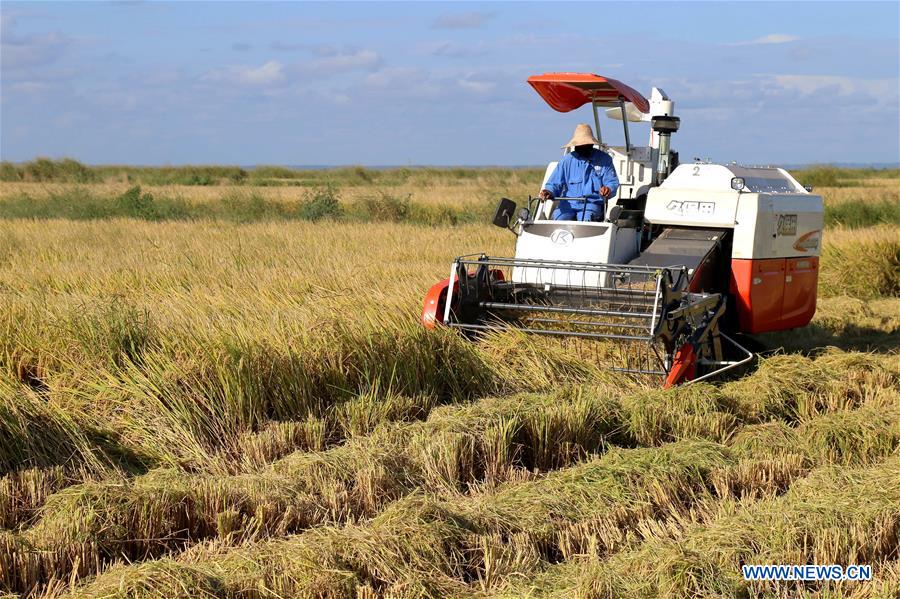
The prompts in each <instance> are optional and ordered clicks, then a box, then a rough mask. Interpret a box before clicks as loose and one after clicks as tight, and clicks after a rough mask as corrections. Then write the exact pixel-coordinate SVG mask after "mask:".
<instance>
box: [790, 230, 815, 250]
mask: <svg viewBox="0 0 900 599" xmlns="http://www.w3.org/2000/svg"><path fill="white" fill-rule="evenodd" d="M819 233H821V231H819V230H818V229H816V230H815V231H810V232H809V233H806V234H804V235H801V236H800V239H798V240H797V241H795V242H794V249H795V250H797V251H798V252H808V251H809V250H815V249H818V248H819Z"/></svg>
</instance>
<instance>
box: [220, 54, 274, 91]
mask: <svg viewBox="0 0 900 599" xmlns="http://www.w3.org/2000/svg"><path fill="white" fill-rule="evenodd" d="M203 79H204V80H206V81H225V82H231V83H236V84H239V85H247V86H254V87H259V86H266V85H274V84H277V83H281V82H282V81H284V65H282V64H281V63H280V62H278V61H277V60H270V61H269V62H267V63H265V64H262V65H260V66H258V67H249V66H243V65H240V66H229V67H225V68H224V69H216V70H214V71H210V72H209V73H207V74H206V75H205V76H204V77H203Z"/></svg>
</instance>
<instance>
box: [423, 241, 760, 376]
mask: <svg viewBox="0 0 900 599" xmlns="http://www.w3.org/2000/svg"><path fill="white" fill-rule="evenodd" d="M688 286H689V276H688V270H687V269H686V268H684V267H656V266H642V265H630V264H596V263H580V262H563V261H549V260H533V259H522V258H491V257H488V256H485V255H483V254H482V255H477V254H474V255H470V256H462V257H460V258H457V259H456V260H455V261H454V262H453V266H452V268H451V272H450V277H449V278H448V279H445V280H444V281H442V282H440V283H438V284H437V285H435V286H433V287H432V288H431V290H430V291H429V293H428V294H427V295H426V297H425V305H424V309H423V312H422V322H423V323H424V324H425V326H426V327H429V328H433V327H435V326H437V325H441V324H442V325H446V326H448V327H451V328H454V329H458V330H460V331H462V332H464V333H465V334H467V335H469V336H472V337H477V336H480V335H483V334H485V333H488V332H491V331H499V330H504V329H511V328H512V329H516V330H519V331H522V332H525V333H533V334H538V335H548V336H553V337H559V338H565V339H575V340H580V341H581V342H582V347H583V343H584V342H587V341H604V342H606V343H601V344H596V345H594V346H593V348H594V350H595V351H596V353H597V356H598V359H599V360H600V361H601V362H602V363H603V364H605V365H608V366H609V368H610V369H611V370H615V371H618V372H623V373H628V374H632V375H646V376H655V377H660V378H662V379H663V380H664V381H665V386H666V387H668V386H672V385H676V384H680V383H686V382H688V381H700V380H704V379H708V378H711V377H713V376H717V375H720V374H722V373H724V372H725V371H727V370H731V369H734V368H737V367H738V366H741V365H743V364H746V363H748V362H749V361H750V360H752V359H753V354H752V353H750V352H749V351H748V350H746V349H745V348H743V347H742V346H741V345H739V344H738V343H737V342H736V341H735V340H734V339H732V338H731V337H729V336H727V335H726V334H725V333H723V332H722V331H721V330H720V329H719V320H720V318H721V317H722V315H723V314H724V313H725V301H726V299H725V297H724V296H723V295H722V294H719V293H695V292H691V291H689V290H688ZM723 341H724V342H726V344H727V345H724V344H723ZM579 351H582V350H580V349H579ZM729 358H734V359H729Z"/></svg>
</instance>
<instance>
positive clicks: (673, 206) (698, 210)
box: [666, 200, 716, 216]
mask: <svg viewBox="0 0 900 599" xmlns="http://www.w3.org/2000/svg"><path fill="white" fill-rule="evenodd" d="M666 210H668V211H670V212H677V213H678V214H680V215H682V216H692V215H700V216H711V215H712V214H714V213H715V212H716V203H715V202H693V201H691V202H679V201H678V200H672V201H671V202H669V203H668V205H666Z"/></svg>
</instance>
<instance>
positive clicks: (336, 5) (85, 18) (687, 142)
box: [0, 0, 900, 166]
mask: <svg viewBox="0 0 900 599" xmlns="http://www.w3.org/2000/svg"><path fill="white" fill-rule="evenodd" d="M0 14H2V29H0V42H2V48H0V63H2V69H0V158H2V159H3V160H12V161H24V160H30V159H33V158H35V157H37V156H47V157H53V158H61V157H70V158H74V159H77V160H80V161H82V162H86V163H90V164H143V165H158V164H240V165H254V164H286V165H346V164H360V165H374V166H387V165H410V164H412V165H424V164H431V165H485V166H487V165H537V164H545V163H546V162H548V161H549V160H554V159H556V158H557V157H558V155H559V153H560V146H562V145H563V144H564V143H565V142H566V141H567V140H568V138H569V137H570V135H571V133H572V129H573V128H574V126H575V124H577V123H579V122H585V121H590V120H591V119H592V116H591V113H590V108H589V107H584V108H582V109H579V110H576V111H573V112H570V113H559V112H556V111H554V110H552V109H551V108H550V107H549V106H547V105H546V104H545V103H544V102H543V101H542V100H541V98H540V97H539V96H538V95H537V94H536V93H535V92H534V91H533V90H532V89H531V88H530V87H529V86H528V85H527V84H526V83H525V80H526V79H527V77H528V76H529V75H534V74H540V73H544V72H555V71H579V72H592V73H596V74H599V75H604V76H608V77H612V78H615V79H618V80H620V81H622V82H624V83H626V84H628V85H630V86H631V87H633V88H635V89H637V90H638V91H640V92H641V93H643V94H644V95H645V96H648V97H649V95H650V91H651V89H652V87H653V86H656V87H659V88H661V89H663V90H664V91H665V92H666V93H667V94H668V96H669V97H670V98H671V99H673V100H674V101H675V110H676V114H677V115H678V116H680V117H681V129H680V131H679V132H678V133H676V134H675V136H674V137H673V142H672V145H673V147H674V148H675V149H676V150H678V151H679V152H680V155H681V156H682V160H685V159H686V158H687V159H690V158H693V157H695V156H696V157H701V158H710V159H712V160H714V161H717V162H730V161H732V160H734V161H738V162H741V163H744V164H791V165H796V164H809V163H896V162H900V141H898V140H900V91H898V90H900V39H898V36H900V3H898V2H896V1H893V2H875V3H864V2H824V3H819V2H798V3H775V2H731V3H725V2H722V3H713V2H697V3H682V2H667V3H639V2H602V3H587V2H583V3H541V2H533V3H513V2H503V3H485V2H472V3H464V2H454V3H437V2H428V3H424V2H423V3H383V2H365V3H353V2H332V3H315V2H302V3H301V2H282V3H262V2H174V3H171V2H62V3H51V2H10V1H7V0H4V1H3V2H2V4H0ZM601 127H602V130H603V133H604V138H605V140H606V139H609V140H610V141H613V142H615V141H616V140H617V139H621V137H622V134H621V123H620V122H617V121H612V120H609V119H607V118H605V117H603V120H602V121H601ZM648 131H649V130H648V127H647V125H646V124H634V125H632V140H633V141H635V142H636V143H639V144H641V145H643V144H646V138H647V136H648Z"/></svg>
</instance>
